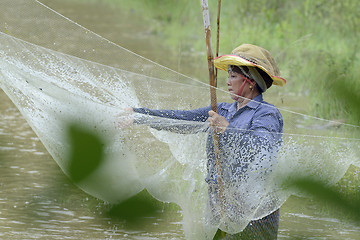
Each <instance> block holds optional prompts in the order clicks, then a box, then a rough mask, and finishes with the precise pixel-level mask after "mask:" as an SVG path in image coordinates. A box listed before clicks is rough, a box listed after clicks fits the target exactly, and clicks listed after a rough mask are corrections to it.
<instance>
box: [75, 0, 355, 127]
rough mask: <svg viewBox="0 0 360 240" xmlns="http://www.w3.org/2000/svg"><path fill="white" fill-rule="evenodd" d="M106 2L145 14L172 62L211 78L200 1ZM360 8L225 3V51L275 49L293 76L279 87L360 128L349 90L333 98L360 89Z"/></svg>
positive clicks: (348, 0)
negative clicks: (339, 85)
mask: <svg viewBox="0 0 360 240" xmlns="http://www.w3.org/2000/svg"><path fill="white" fill-rule="evenodd" d="M77 1H87V2H94V1H97V0H77ZM102 3H103V4H108V5H109V6H111V7H113V8H115V9H116V8H117V9H122V10H123V11H124V10H125V11H130V12H132V13H133V14H137V15H138V16H139V17H140V16H141V18H143V19H144V20H145V21H144V22H146V23H147V24H148V26H147V27H148V34H150V35H154V36H156V38H157V39H158V41H160V42H161V44H162V45H164V47H165V48H167V49H169V51H170V53H169V55H168V56H169V61H170V62H171V61H172V62H173V63H174V64H177V65H181V64H182V63H183V62H188V61H193V62H194V64H195V65H194V71H193V72H192V75H193V76H195V77H198V78H200V79H202V80H204V81H207V75H206V74H207V73H206V57H205V41H204V29H203V22H202V11H201V4H200V1H192V0H185V1H170V0H165V1H163V0H162V1H160V0H137V1H125V0H120V1H119V0H106V1H102ZM209 7H210V11H211V21H212V37H213V46H214V47H213V48H214V49H215V35H216V12H217V1H216V0H210V1H209ZM359 10H360V2H358V1H352V0H344V1H335V0H331V1H327V0H316V1H308V0H307V1H284V0H271V1H268V0H254V1H245V0H240V1H239V0H228V1H223V3H222V6H221V20H220V22H221V24H220V54H225V53H229V52H230V51H231V50H232V49H233V48H234V47H236V46H238V45H239V44H241V43H244V42H247V43H253V44H257V45H260V46H263V47H264V48H267V49H269V50H270V51H271V52H272V53H273V55H274V56H275V58H276V60H277V62H278V64H279V66H280V69H281V70H282V76H283V77H284V78H286V79H287V80H288V84H287V85H286V87H285V88H284V89H281V90H278V91H281V92H284V94H286V93H289V92H292V93H296V94H299V95H301V96H302V97H308V98H309V101H307V102H310V105H311V106H310V111H311V114H313V115H317V116H319V117H324V118H328V119H341V120H345V121H346V122H347V123H352V124H358V125H359V120H358V119H357V117H355V116H354V115H353V114H352V112H353V111H352V109H351V108H350V107H348V106H347V104H346V102H343V101H342V100H341V94H342V92H339V93H338V92H337V91H335V94H334V95H329V94H332V93H333V92H332V91H330V90H331V89H335V90H337V88H336V86H337V85H336V84H335V83H337V82H341V83H342V84H344V85H347V86H351V87H352V89H354V90H357V91H358V90H360V83H359V82H358V81H357V76H359V75H360V70H359V68H358V67H356V66H359V64H360V61H359V53H358V52H359V49H360V46H359V41H358V39H359V37H360V33H359V29H360V11H359ZM169 67H174V66H169ZM185 74H187V73H185ZM201 76H204V77H201ZM222 82H223V81H222ZM222 84H224V83H222ZM332 96H334V97H332ZM336 96H338V97H336Z"/></svg>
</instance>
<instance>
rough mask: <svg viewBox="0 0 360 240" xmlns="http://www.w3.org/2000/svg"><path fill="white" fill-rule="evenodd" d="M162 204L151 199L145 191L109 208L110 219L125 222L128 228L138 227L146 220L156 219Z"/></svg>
mask: <svg viewBox="0 0 360 240" xmlns="http://www.w3.org/2000/svg"><path fill="white" fill-rule="evenodd" d="M161 206H162V202H160V201H158V200H156V199H155V198H153V197H152V196H151V195H150V194H149V193H148V192H147V191H146V190H143V191H142V192H140V193H139V194H137V195H135V196H134V197H132V198H129V199H127V200H125V201H123V202H121V203H119V204H115V205H113V206H111V208H110V209H109V211H108V215H109V216H110V217H111V218H115V219H119V220H125V221H126V223H127V224H128V225H129V226H139V225H142V224H144V223H145V220H146V218H152V217H156V216H157V215H158V214H159V213H160V211H161V210H162V207H161Z"/></svg>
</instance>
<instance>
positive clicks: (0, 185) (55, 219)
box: [0, 1, 360, 239]
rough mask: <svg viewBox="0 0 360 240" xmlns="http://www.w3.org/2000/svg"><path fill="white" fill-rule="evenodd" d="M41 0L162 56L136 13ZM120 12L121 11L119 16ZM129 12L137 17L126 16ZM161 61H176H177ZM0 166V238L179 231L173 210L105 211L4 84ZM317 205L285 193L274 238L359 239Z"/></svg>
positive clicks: (160, 235)
mask: <svg viewBox="0 0 360 240" xmlns="http://www.w3.org/2000/svg"><path fill="white" fill-rule="evenodd" d="M44 3H47V4H49V6H50V7H52V8H54V9H56V10H57V11H59V12H61V13H63V14H64V15H66V16H68V17H69V18H71V19H73V20H75V21H76V22H79V23H80V24H82V25H83V26H85V27H88V28H90V29H91V30H93V31H95V32H97V33H99V34H100V35H102V36H104V37H106V38H108V39H111V40H113V41H116V42H117V43H119V44H120V45H122V46H124V47H126V48H129V49H131V50H132V51H135V52H137V53H139V54H140V55H144V56H146V57H148V58H150V59H154V60H157V59H158V60H159V62H160V63H161V59H163V58H162V56H166V54H167V53H166V50H165V49H163V48H162V46H161V44H160V43H159V42H157V41H156V39H155V38H154V36H151V35H149V34H148V33H147V28H146V25H144V23H143V22H141V19H139V18H138V16H133V15H131V14H130V15H129V14H127V15H126V14H125V13H124V14H120V13H119V9H114V8H109V7H108V6H107V5H105V4H95V3H92V4H90V3H89V4H75V3H70V2H66V3H63V2H61V1H44ZM115 16H116V17H115ZM119 16H123V19H122V20H121V21H120V20H119ZM131 16H133V17H135V18H134V19H129V18H130V17H131ZM114 19H117V21H115V22H114ZM130 23H131V24H130ZM167 64H168V66H169V67H174V66H176V64H178V63H176V62H174V63H172V62H171V61H170V62H167ZM184 68H185V69H186V68H188V70H185V72H186V71H188V72H190V71H191V70H190V67H189V65H188V66H186V65H185V64H183V65H182V69H184ZM0 171H1V172H0V174H1V178H0V238H1V239H183V238H184V236H183V230H182V226H181V223H180V222H181V219H182V217H181V214H180V213H179V212H178V211H177V210H173V211H171V210H167V211H164V212H162V213H161V214H160V216H159V217H157V218H152V219H151V218H150V219H149V221H148V223H147V224H146V225H145V226H142V227H139V228H132V229H129V228H126V225H125V223H124V222H121V221H116V220H113V219H110V218H108V217H107V216H106V215H105V214H104V213H103V211H104V210H105V208H106V203H104V202H102V201H100V200H97V199H95V198H93V197H91V196H89V195H87V194H86V193H84V192H82V191H81V190H80V189H78V188H77V187H76V186H74V185H72V184H71V183H70V182H69V181H68V179H67V177H66V176H65V175H64V174H63V172H62V171H61V170H60V168H59V167H58V166H57V165H56V163H55V161H54V160H53V159H52V157H51V156H50V155H49V154H48V153H47V151H46V149H45V148H44V146H43V145H42V144H41V142H40V140H39V138H38V137H37V136H36V135H35V134H34V132H33V131H32V130H31V128H30V127H29V125H28V124H27V123H26V121H25V120H24V118H23V117H22V116H21V114H20V112H19V111H18V110H17V109H16V107H15V106H14V105H13V104H12V102H11V101H10V99H9V98H8V97H7V96H6V95H5V94H4V92H3V91H0ZM318 207H319V206H318V205H316V204H313V203H312V202H311V201H309V200H306V201H305V200H304V199H300V198H295V197H292V198H290V199H289V200H288V201H287V202H286V203H285V204H284V206H283V207H282V210H281V222H280V230H279V239H293V238H295V237H297V238H300V239H304V238H305V239H360V237H359V236H360V227H358V226H354V225H352V224H349V223H343V222H342V221H340V220H338V219H336V218H330V217H329V216H328V214H327V213H326V212H322V211H321V209H318ZM315 208H317V209H315Z"/></svg>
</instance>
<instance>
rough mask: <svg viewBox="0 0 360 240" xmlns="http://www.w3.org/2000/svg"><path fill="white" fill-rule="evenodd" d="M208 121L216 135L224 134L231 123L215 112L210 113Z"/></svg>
mask: <svg viewBox="0 0 360 240" xmlns="http://www.w3.org/2000/svg"><path fill="white" fill-rule="evenodd" d="M208 121H209V123H210V127H211V128H212V129H213V130H214V131H215V132H216V133H224V132H225V130H226V128H227V126H229V122H228V121H227V120H226V118H224V117H223V116H220V115H219V114H217V113H216V112H214V111H213V110H211V111H209V118H208Z"/></svg>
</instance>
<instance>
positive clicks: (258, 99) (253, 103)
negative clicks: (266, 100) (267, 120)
mask: <svg viewBox="0 0 360 240" xmlns="http://www.w3.org/2000/svg"><path fill="white" fill-rule="evenodd" d="M262 102H263V96H262V94H261V93H260V94H259V95H257V96H256V97H255V98H254V99H252V100H251V101H250V102H248V104H246V105H245V106H244V107H249V108H252V109H255V108H257V107H258V106H259V105H260V103H262ZM237 104H238V102H236V101H235V102H233V103H232V104H229V105H224V106H222V108H223V109H225V110H227V111H228V112H230V113H232V114H235V113H236V112H237Z"/></svg>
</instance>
